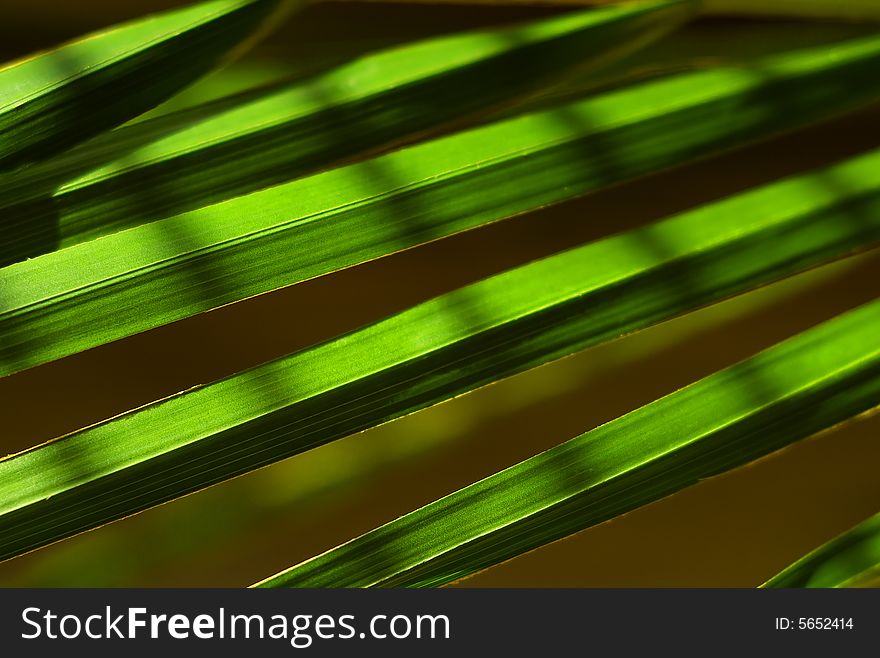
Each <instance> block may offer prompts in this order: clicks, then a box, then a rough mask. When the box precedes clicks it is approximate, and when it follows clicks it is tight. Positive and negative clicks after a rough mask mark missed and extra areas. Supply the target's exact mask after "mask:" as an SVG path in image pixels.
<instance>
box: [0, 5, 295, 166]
mask: <svg viewBox="0 0 880 658" xmlns="http://www.w3.org/2000/svg"><path fill="white" fill-rule="evenodd" d="M283 2H284V0H211V1H210V2H204V3H201V4H196V5H193V6H191V7H186V8H183V9H179V10H176V11H171V12H167V13H164V14H157V15H155V16H152V17H148V18H144V19H140V20H138V21H135V22H132V23H129V24H126V25H122V26H119V27H114V28H111V29H109V30H107V31H105V32H101V33H98V34H94V35H91V36H88V37H85V38H83V39H80V40H78V41H75V42H73V43H70V44H68V45H66V46H63V47H61V48H58V49H57V50H53V51H50V52H47V53H44V54H41V55H37V56H35V57H32V58H29V59H25V60H22V61H20V62H15V63H12V64H10V65H8V66H6V67H5V68H2V69H0V171H2V170H8V169H10V168H13V167H16V166H19V165H22V164H26V163H29V162H33V161H35V160H39V159H43V158H46V157H47V156H49V155H53V154H55V153H58V152H60V151H62V150H64V149H65V148H68V147H70V146H73V145H74V144H76V143H79V142H82V141H84V140H86V139H88V138H90V137H93V136H95V135H97V134H99V133H101V132H103V131H105V130H108V129H110V128H112V127H114V126H117V125H119V124H121V123H123V122H125V121H127V120H129V119H131V118H133V117H135V116H137V115H138V114H141V113H142V112H144V111H146V110H148V109H150V108H152V107H153V106H155V105H158V104H159V103H160V102H162V101H163V100H165V99H166V98H168V97H170V96H171V95H173V94H174V93H175V92H176V91H178V90H179V89H181V88H182V87H184V86H185V85H187V84H189V83H190V82H192V81H193V80H195V79H197V78H198V77H200V76H201V75H203V74H204V73H206V72H207V71H209V70H211V69H212V68H214V67H215V66H216V65H217V64H218V63H219V62H220V61H222V60H223V59H224V58H226V57H228V56H229V54H230V52H231V51H232V50H233V49H235V48H237V47H239V46H240V45H241V44H242V43H244V42H245V41H246V40H247V39H249V38H251V37H253V35H254V34H255V33H256V31H257V30H258V29H259V28H260V27H261V26H262V25H263V24H264V23H265V21H266V19H267V18H268V17H269V16H270V15H272V14H273V13H274V12H275V11H277V10H278V8H279V7H280V6H281V5H282V4H283Z"/></svg>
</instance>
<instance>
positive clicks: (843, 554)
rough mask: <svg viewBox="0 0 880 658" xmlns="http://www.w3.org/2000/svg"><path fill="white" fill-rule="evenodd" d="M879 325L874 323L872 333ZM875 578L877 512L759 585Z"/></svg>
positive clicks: (860, 582) (879, 572)
mask: <svg viewBox="0 0 880 658" xmlns="http://www.w3.org/2000/svg"><path fill="white" fill-rule="evenodd" d="M878 326H880V325H877V324H876V323H875V325H874V330H875V333H876V331H877V327H878ZM878 582H880V514H878V515H876V516H873V517H871V518H870V519H868V520H867V521H864V522H863V523H860V524H859V525H857V526H856V527H855V528H852V529H851V530H848V531H847V532H845V533H843V534H842V535H840V536H839V537H836V538H835V539H832V540H831V541H830V542H828V543H827V544H824V545H822V546H820V547H819V548H817V549H816V550H815V551H813V552H811V553H809V554H808V555H806V556H805V557H803V558H801V559H800V560H798V561H797V562H795V563H794V564H792V565H791V566H790V567H788V568H787V569H785V570H784V571H782V572H780V573H779V574H777V575H776V576H774V577H773V578H771V579H770V580H768V581H767V582H766V583H764V584H763V585H761V587H862V586H866V585H872V584H873V586H875V587H876V586H877V585H876V583H878Z"/></svg>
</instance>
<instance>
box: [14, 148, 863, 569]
mask: <svg viewBox="0 0 880 658" xmlns="http://www.w3.org/2000/svg"><path fill="white" fill-rule="evenodd" d="M878 164H880V153H874V154H871V155H868V156H865V157H863V158H860V159H857V160H855V161H852V162H848V163H845V164H842V165H839V166H837V167H835V168H832V169H830V170H827V171H820V172H817V173H816V174H813V175H809V176H804V177H799V178H795V179H792V180H787V181H783V182H780V183H777V184H775V185H771V186H768V187H766V188H763V189H759V190H756V191H754V192H750V193H748V194H745V195H742V196H740V197H735V198H732V199H730V200H727V201H724V202H719V203H717V204H713V205H710V206H706V207H705V208H702V209H698V210H696V211H693V212H690V213H686V214H684V215H681V216H678V217H675V218H671V219H669V220H666V221H664V222H661V223H658V224H655V225H652V226H649V227H645V228H643V229H639V230H636V231H632V232H629V233H625V234H622V235H619V236H614V237H611V238H608V239H605V240H601V241H599V242H596V243H592V244H588V245H585V246H583V247H579V248H577V249H574V250H570V251H567V252H563V253H561V254H558V255H556V256H553V257H551V258H548V259H545V260H542V261H538V262H535V263H532V264H530V265H526V266H523V267H520V268H517V269H514V270H511V271H509V272H507V273H504V274H501V275H498V276H496V277H492V278H490V279H487V280H485V281H483V282H480V283H477V284H473V285H471V286H467V287H465V288H462V289H460V290H458V291H456V292H453V293H450V294H447V295H444V296H441V297H439V298H437V299H435V300H433V301H430V302H427V303H425V304H422V305H419V306H417V307H414V308H412V309H410V310H408V311H406V312H404V313H402V314H399V315H396V316H393V317H391V318H388V319H386V320H384V321H382V322H379V323H377V324H375V325H371V326H369V327H366V328H363V329H361V330H359V331H356V332H353V333H350V334H347V335H345V336H342V337H340V338H337V339H335V340H333V341H330V342H327V343H324V344H322V345H318V346H316V347H314V348H311V349H308V350H305V351H302V352H299V353H296V354H293V355H291V356H289V357H286V358H284V359H281V360H278V361H275V362H272V363H269V364H266V365H263V366H260V367H258V368H255V369H253V370H250V371H246V372H244V373H241V374H239V375H236V376H234V377H231V378H228V379H226V380H222V381H220V382H217V383H215V384H212V385H209V386H206V387H203V388H201V389H197V390H194V391H191V392H187V393H184V394H181V395H178V396H174V397H172V398H169V399H167V400H165V401H162V402H159V403H156V404H153V405H150V406H148V407H145V408H143V409H141V410H138V411H135V412H132V413H130V414H126V415H124V416H122V417H119V418H118V419H115V420H111V421H109V422H106V423H103V424H100V425H97V426H94V427H91V428H88V429H85V430H83V431H80V432H77V433H74V434H72V435H69V436H67V437H65V438H62V439H60V440H57V441H54V442H50V443H48V444H45V445H43V446H41V447H38V448H36V449H32V450H29V451H26V452H24V453H21V454H19V455H16V456H13V457H11V458H8V459H6V460H3V461H0V501H2V503H0V556H2V557H11V556H13V555H17V554H19V553H21V552H23V551H27V550H30V549H33V548H36V547H38V546H41V545H43V544H46V543H48V542H51V541H53V540H56V539H60V538H62V537H65V536H69V535H71V534H74V533H76V532H79V531H82V530H85V529H88V528H91V527H94V526H97V525H100V524H102V523H105V522H107V521H110V520H113V519H115V518H119V517H121V516H125V515H127V514H131V513H133V512H136V511H139V510H141V509H144V508H146V507H149V506H151V505H155V504H158V503H160V502H163V501H165V500H170V499H172V498H175V497H177V496H180V495H183V494H185V493H187V492H190V491H194V490H196V489H199V488H202V487H205V486H208V485H210V484H213V483H215V482H219V481H221V480H224V479H227V478H229V477H232V476H234V475H237V474H240V473H244V472H246V471H249V470H252V469H254V468H258V467H260V466H263V465H266V464H270V463H272V462H274V461H277V460H279V459H283V458H285V457H288V456H290V455H293V454H296V453H298V452H302V451H304V450H307V449H309V448H312V447H315V446H317V445H320V444H322V443H325V442H328V441H332V440H334V439H336V438H339V437H342V436H346V435H348V434H352V433H354V432H357V431H360V430H363V429H366V428H369V427H372V426H374V425H377V424H380V423H382V422H385V421H387V420H391V419H393V418H397V417H400V416H402V415H405V414H408V413H411V412H413V411H416V410H418V409H421V408H424V407H427V406H430V405H432V404H435V403H437V402H440V401H442V400H446V399H449V398H451V397H454V396H456V395H458V394H461V393H464V392H467V391H469V390H473V389H474V388H476V387H479V386H481V385H484V384H487V383H489V382H492V381H496V380H498V379H500V378H502V377H505V376H508V375H511V374H513V373H516V372H520V371H523V370H525V369H527V368H530V367H534V366H536V365H539V364H541V363H546V362H547V361H550V360H552V359H555V358H559V357H561V356H564V355H566V354H571V353H572V352H574V351H576V350H580V349H583V348H585V347H588V346H590V345H595V344H597V343H599V342H602V341H605V340H609V339H613V338H615V337H617V336H619V335H621V334H623V333H626V332H629V331H633V330H637V329H639V328H642V327H645V326H649V325H650V324H653V323H656V322H659V321H662V320H664V319H667V318H670V317H672V316H674V315H677V314H680V313H683V312H686V311H688V310H691V309H693V308H696V307H698V306H701V305H704V304H707V303H710V302H712V301H715V300H718V299H720V298H722V297H725V296H728V295H732V294H736V293H738V292H742V291H743V290H746V289H748V288H750V287H753V286H756V285H760V284H763V283H766V282H767V281H770V280H772V279H774V278H778V277H780V276H784V275H786V274H790V273H792V272H794V271H797V270H799V269H803V268H804V267H808V266H810V265H814V264H817V263H819V262H821V261H824V260H827V259H830V258H834V257H838V256H842V255H844V254H847V253H850V252H852V251H854V250H857V249H860V248H864V247H866V246H868V245H871V244H876V242H877V241H878V240H880V167H878ZM826 392H827V391H826ZM807 416H809V414H807ZM783 434H784V433H783Z"/></svg>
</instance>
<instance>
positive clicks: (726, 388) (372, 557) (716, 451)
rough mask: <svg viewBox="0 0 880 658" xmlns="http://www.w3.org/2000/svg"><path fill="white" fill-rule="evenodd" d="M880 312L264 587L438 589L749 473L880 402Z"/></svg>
mask: <svg viewBox="0 0 880 658" xmlns="http://www.w3.org/2000/svg"><path fill="white" fill-rule="evenodd" d="M878 326H880V301H877V302H873V303H871V304H868V305H866V306H863V307H861V308H859V309H857V310H855V311H852V312H850V313H847V314H845V315H843V316H840V317H838V318H835V319H834V320H832V321H830V322H827V323H824V324H823V325H820V326H819V327H817V328H815V329H812V330H810V331H808V332H806V333H804V334H801V335H799V336H797V337H795V338H792V339H790V340H788V341H786V342H784V343H781V344H779V345H777V346H775V347H773V348H771V349H769V350H767V351H765V352H763V353H761V354H759V355H757V356H755V357H752V358H751V359H748V360H746V361H743V362H741V363H739V364H737V365H735V366H733V367H731V368H727V369H725V370H722V371H720V372H718V373H715V374H714V375H711V376H709V377H707V378H705V379H703V380H701V381H699V382H697V383H695V384H693V385H691V386H689V387H687V388H684V389H682V390H680V391H677V392H676V393H673V394H672V395H669V396H667V397H665V398H661V399H660V400H657V401H656V402H653V403H651V404H648V405H646V406H644V407H642V408H640V409H637V410H636V411H633V412H631V413H629V414H627V415H625V416H622V417H620V418H618V419H616V420H614V421H611V422H610V423H607V424H606V425H603V426H601V427H598V428H596V429H594V430H592V431H590V432H587V433H586V434H583V435H581V436H579V437H577V438H575V439H572V440H570V441H567V442H566V443H563V444H562V445H559V446H557V447H555V448H552V449H550V450H548V451H546V452H543V453H541V454H539V455H537V456H535V457H532V458H530V459H527V460H525V461H523V462H520V463H519V464H516V465H515V466H512V467H510V468H508V469H505V470H503V471H501V472H499V473H496V474H495V475H492V476H491V477H488V478H486V479H484V480H481V481H479V482H477V483H475V484H472V485H470V486H468V487H465V488H464V489H461V490H459V491H457V492H455V493H453V494H451V495H449V496H446V497H444V498H441V499H440V500H438V501H435V502H433V503H431V504H429V505H427V506H425V507H422V508H420V509H418V510H416V511H414V512H411V513H409V514H407V515H405V516H403V517H401V518H399V519H397V520H395V521H392V522H391V523H388V524H386V525H384V526H381V527H380V528H377V529H376V530H373V531H371V532H368V533H366V534H364V535H361V536H360V537H358V538H357V539H354V540H352V541H350V542H348V543H346V544H343V545H341V546H339V547H337V548H335V549H333V550H331V551H328V552H327V553H324V554H322V555H320V556H318V557H315V558H313V559H311V560H308V561H306V562H303V563H301V564H299V565H297V566H295V567H292V568H291V569H288V570H287V571H284V572H282V573H280V574H277V575H275V576H273V577H271V578H269V579H267V580H265V581H263V582H261V583H259V585H260V586H263V587H347V586H350V587H369V586H374V587H375V586H386V587H401V586H417V587H418V586H421V587H426V586H437V585H442V584H445V583H448V582H451V581H453V580H456V579H458V578H462V577H464V576H467V575H469V574H472V573H474V572H476V571H479V570H480V569H485V568H486V567H489V566H492V565H494V564H497V563H499V562H502V561H504V560H507V559H509V558H512V557H515V556H517V555H520V554H521V553H524V552H526V551H529V550H531V549H533V548H536V547H538V546H542V545H544V544H547V543H549V542H552V541H555V540H557V539H560V538H562V537H565V536H567V535H570V534H572V533H574V532H577V531H579V530H582V529H584V528H587V527H590V526H592V525H595V524H597V523H601V522H602V521H605V520H607V519H610V518H613V517H615V516H617V515H619V514H623V513H625V512H627V511H630V510H632V509H635V508H636V507H639V506H641V505H644V504H646V503H649V502H651V501H654V500H657V499H658V498H661V497H663V496H667V495H669V494H671V493H674V492H676V491H678V490H680V489H682V488H684V487H687V486H690V485H692V484H696V483H697V482H699V480H701V479H703V478H706V477H709V476H712V475H716V474H718V473H722V472H724V471H726V470H728V469H731V468H734V467H736V466H739V465H741V464H745V463H748V462H749V461H752V460H754V459H757V458H758V457H761V456H763V455H766V454H768V453H770V452H772V451H773V450H776V449H778V448H781V447H783V446H785V445H788V444H790V443H792V442H793V441H797V440H798V439H802V438H804V437H807V436H809V435H811V434H813V433H815V432H817V431H819V430H822V429H824V428H827V427H830V426H831V425H834V424H835V423H839V422H841V421H843V420H845V419H847V418H849V417H851V416H853V415H855V414H858V413H860V412H863V411H865V410H866V409H870V408H871V407H874V406H876V405H878V404H880V333H878V332H877V327H878Z"/></svg>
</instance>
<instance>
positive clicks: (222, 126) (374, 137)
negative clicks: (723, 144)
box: [0, 0, 691, 264]
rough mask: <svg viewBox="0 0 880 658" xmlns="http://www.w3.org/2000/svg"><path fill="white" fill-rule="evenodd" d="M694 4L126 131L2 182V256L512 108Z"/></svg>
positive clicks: (469, 44) (623, 12) (419, 50)
mask: <svg viewBox="0 0 880 658" xmlns="http://www.w3.org/2000/svg"><path fill="white" fill-rule="evenodd" d="M690 9H691V5H690V4H689V3H688V2H687V1H685V0H660V1H659V2H648V3H638V4H635V5H628V6H625V7H621V8H617V7H612V8H609V9H605V10H588V11H585V12H578V13H575V14H569V15H565V16H562V17H555V18H550V19H544V20H540V21H535V22H532V23H528V24H525V25H523V26H517V27H505V28H501V29H499V28H496V29H493V30H488V31H481V32H474V33H468V34H463V35H455V36H451V37H443V38H440V39H433V40H428V41H426V42H422V43H417V44H414V45H410V46H407V47H403V48H395V49H392V50H389V51H385V52H380V53H377V54H373V55H368V56H366V57H363V58H360V59H359V60H356V61H354V62H352V63H349V64H346V65H344V66H341V67H338V68H337V69H334V70H332V71H331V72H329V73H327V74H324V75H322V76H319V77H317V78H316V79H310V80H308V81H306V82H297V83H293V84H289V85H283V86H280V87H277V88H272V89H269V90H264V91H259V92H257V93H252V94H247V95H245V96H243V97H241V98H232V99H226V100H224V101H221V102H219V103H211V104H208V106H206V107H204V108H193V109H192V110H189V111H186V112H181V113H177V114H174V115H171V116H165V117H161V118H158V119H155V120H152V121H149V122H147V124H146V125H144V124H138V125H132V126H126V127H123V128H121V129H120V130H118V131H116V132H114V133H112V134H110V135H108V136H106V138H104V139H101V140H98V141H96V142H94V143H89V144H86V145H84V146H83V147H82V148H80V149H78V150H77V151H74V152H71V153H69V154H67V156H66V157H63V158H58V159H56V160H53V161H50V162H48V163H46V164H45V165H44V166H42V167H39V168H35V169H31V170H28V171H25V172H23V174H22V175H18V176H14V177H9V178H8V180H6V181H3V180H0V202H2V204H3V205H4V206H6V208H4V209H3V210H2V211H0V212H2V215H4V216H5V219H4V229H5V230H6V231H7V239H6V240H5V241H4V244H3V246H2V248H0V264H8V263H12V262H15V261H18V260H23V259H24V258H26V257H33V256H36V255H39V254H40V253H46V252H48V251H53V250H55V249H58V248H64V247H68V246H72V245H74V244H78V243H80V242H83V241H86V240H90V239H94V238H97V237H100V236H103V235H108V234H111V233H114V232H116V231H119V230H122V229H125V228H130V227H132V226H137V225H139V224H143V223H146V222H150V221H154V220H157V219H162V218H164V217H169V216H173V215H177V214H180V213H182V212H186V211H189V210H193V209H196V208H200V207H203V206H206V205H210V204H213V203H217V202H220V201H224V200H226V199H230V198H233V197H236V196H240V195H243V194H247V193H251V192H254V191H256V190H259V189H263V188H267V187H271V186H272V185H277V184H281V183H286V182H288V181H290V180H293V179H295V178H298V177H300V176H303V175H305V174H308V173H314V172H315V171H318V170H322V169H326V168H328V167H330V166H331V165H333V164H334V163H338V162H340V161H345V160H351V159H353V158H355V157H357V156H359V155H363V154H364V153H367V152H371V151H375V150H377V149H384V148H388V147H389V146H390V145H395V144H399V143H401V142H405V141H407V140H412V139H414V138H415V137H417V136H421V135H423V134H425V133H428V132H431V131H436V130H438V129H440V128H442V127H444V126H447V125H448V124H450V123H452V122H461V121H463V120H465V119H467V118H468V117H471V116H473V115H478V114H481V113H486V112H489V111H492V110H494V109H496V108H498V107H502V106H507V105H510V104H512V103H513V104H515V103H517V102H520V103H521V102H522V101H523V100H524V99H526V98H528V97H529V96H530V95H532V94H534V93H535V92H537V91H538V90H540V89H542V88H544V87H546V86H548V85H550V84H552V83H553V82H554V81H558V80H560V79H562V78H564V77H566V76H571V75H573V74H575V73H577V72H579V71H582V70H584V69H586V70H590V69H592V68H595V67H596V66H599V65H601V64H603V63H605V62H606V61H608V60H613V59H617V58H619V57H620V56H622V55H623V54H625V53H627V52H629V51H631V50H634V49H636V48H638V47H639V46H640V45H642V44H643V43H644V42H646V41H650V40H653V39H655V38H657V37H658V36H660V35H661V34H663V33H665V32H666V31H668V30H670V29H671V28H673V27H675V26H676V25H678V24H679V23H680V22H681V21H683V20H684V19H685V18H687V17H688V16H689V15H690ZM441 98H442V99H443V102H437V99H441Z"/></svg>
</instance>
